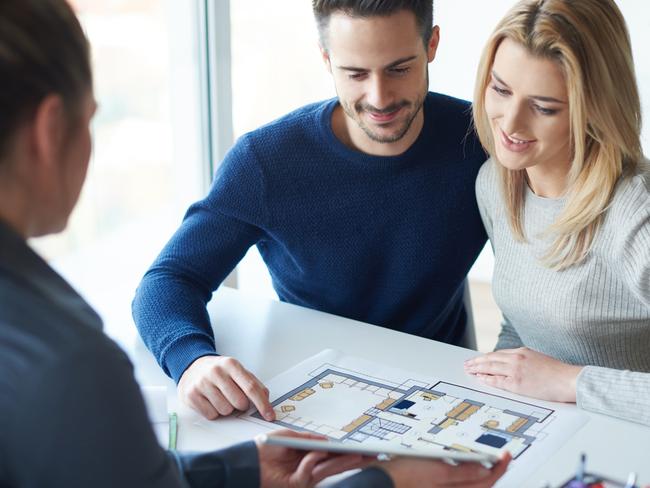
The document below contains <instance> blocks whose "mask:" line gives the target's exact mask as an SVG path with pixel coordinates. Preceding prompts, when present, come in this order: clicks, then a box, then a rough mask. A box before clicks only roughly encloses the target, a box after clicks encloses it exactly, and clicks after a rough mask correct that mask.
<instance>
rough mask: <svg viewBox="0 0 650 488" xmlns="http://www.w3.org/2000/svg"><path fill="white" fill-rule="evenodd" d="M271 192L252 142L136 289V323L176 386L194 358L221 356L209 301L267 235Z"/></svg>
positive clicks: (231, 160)
mask: <svg viewBox="0 0 650 488" xmlns="http://www.w3.org/2000/svg"><path fill="white" fill-rule="evenodd" d="M264 192H265V187H264V178H263V175H262V173H261V170H260V168H259V166H258V165H257V159H256V158H255V155H254V152H253V151H252V149H251V148H250V145H249V143H248V142H247V139H246V137H244V138H243V140H240V141H239V142H238V143H237V145H236V146H235V147H234V148H233V149H232V150H231V151H230V152H229V153H228V155H227V156H226V158H225V160H224V162H223V163H222V165H221V166H220V168H219V171H218V172H217V175H216V177H215V181H214V184H213V186H212V188H211V190H210V193H209V194H208V196H207V197H206V198H205V199H203V200H202V201H199V202H197V203H195V204H194V205H192V206H191V207H190V208H189V210H188V211H187V214H186V216H185V218H184V220H183V223H182V224H181V226H180V228H179V229H178V230H177V231H176V233H175V234H174V235H173V236H172V238H171V240H170V241H169V242H168V243H167V245H166V246H165V247H164V249H163V250H162V252H161V253H160V255H159V256H158V258H157V259H156V260H155V262H154V263H153V265H152V266H151V268H150V269H149V270H148V271H147V273H146V274H145V276H144V278H143V279H142V282H141V283H140V285H139V287H138V289H137V291H136V295H135V299H134V301H133V307H132V308H133V318H134V321H135V323H136V326H137V328H138V330H139V332H140V335H141V336H142V339H143V340H144V343H145V344H146V345H147V347H148V348H149V350H151V352H152V353H153V355H154V356H155V358H156V360H157V361H158V364H160V366H161V367H162V368H163V370H164V371H165V373H166V374H167V375H169V376H171V377H172V378H173V379H174V380H175V381H176V382H178V381H179V380H180V377H181V375H182V374H183V372H184V371H185V369H186V368H187V367H188V366H189V365H190V364H191V363H192V362H193V361H194V360H196V359H197V358H199V357H201V356H205V355H210V354H216V351H215V344H214V336H213V333H212V327H211V324H210V318H209V316H208V313H207V311H206V304H207V303H208V301H209V300H210V298H211V297H212V293H213V292H214V291H215V290H216V289H217V288H218V287H219V285H220V284H221V283H222V281H223V280H224V279H225V278H226V276H228V274H229V273H230V272H231V271H232V270H233V269H234V267H235V266H236V265H237V263H238V262H239V261H240V260H241V259H242V258H243V256H244V255H245V254H246V251H247V250H248V249H249V248H250V247H251V246H253V245H255V244H256V243H257V242H258V241H259V240H260V239H261V238H262V236H263V232H264V231H263V230H262V228H263V227H264V226H265V223H266V221H267V215H266V212H267V205H265V203H264V201H265V193H264Z"/></svg>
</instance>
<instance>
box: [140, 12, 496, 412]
mask: <svg viewBox="0 0 650 488" xmlns="http://www.w3.org/2000/svg"><path fill="white" fill-rule="evenodd" d="M313 9H314V14H315V17H316V20H317V23H318V28H319V33H320V40H321V52H322V57H323V60H324V62H325V65H326V67H327V69H328V70H329V71H330V73H331V74H332V78H333V80H334V85H335V87H336V90H337V93H338V98H337V99H335V100H328V101H325V102H320V103H315V104H312V105H308V106H306V107H303V108H301V109H298V110H296V111H295V112H292V113H290V114H288V115H286V116H284V117H282V118H281V119H279V120H276V121H274V122H272V123H271V124H268V125H266V126H264V127H262V128H260V129H258V130H256V131H253V132H251V133H249V134H246V135H244V136H243V137H242V138H241V139H239V141H237V143H236V144H235V146H234V147H233V148H232V149H231V151H230V152H229V153H228V155H227V156H226V158H225V160H224V161H223V163H222V164H221V166H220V168H219V171H218V173H217V175H216V178H215V181H214V184H213V187H212V189H211V191H210V193H209V194H208V196H207V197H206V198H205V199H204V200H202V201H200V202H198V203H196V204H195V205H193V206H192V207H190V209H189V211H188V213H187V215H186V217H185V220H184V221H183V224H182V225H181V227H180V229H179V230H178V231H177V232H176V234H175V235H174V236H173V237H172V239H171V241H170V242H169V243H168V244H167V246H166V247H165V248H164V249H163V251H162V253H161V254H160V256H159V257H158V258H157V260H156V262H155V263H154V264H153V266H152V267H151V269H150V270H149V271H148V272H147V274H146V275H145V277H144V279H143V281H142V283H141V284H140V286H139V288H138V291H137V293H136V297H135V300H134V305H133V313H134V318H135V321H136V324H137V326H138V328H139V330H140V334H141V335H142V337H143V339H144V341H145V343H146V344H147V346H148V347H149V348H150V349H151V351H152V352H153V353H154V355H155V356H156V358H157V360H158V362H159V364H160V365H161V366H162V367H163V369H164V370H165V372H166V373H167V374H168V375H170V376H171V377H172V378H174V380H175V381H177V382H178V387H179V394H180V397H181V398H182V400H183V401H184V402H186V403H188V404H189V405H190V406H192V407H193V408H195V409H196V410H198V411H199V412H201V413H202V414H203V415H204V416H205V417H207V418H209V419H214V418H217V417H218V416H220V415H228V414H230V413H231V412H232V411H233V410H234V409H238V410H244V409H246V408H247V407H248V405H249V401H251V402H252V403H253V404H254V405H255V407H257V409H258V410H259V411H260V413H261V414H262V415H263V416H264V417H265V418H266V419H267V420H272V419H273V418H274V412H273V409H272V407H271V405H270V404H269V400H268V391H267V390H266V389H265V387H264V386H263V385H262V384H261V383H260V381H259V380H258V379H257V378H255V376H253V375H252V374H251V373H250V372H248V371H247V370H246V369H245V368H244V367H243V366H242V365H241V364H240V363H239V362H238V361H236V360H235V359H233V358H228V357H223V356H218V355H217V354H216V352H215V344H214V339H213V334H212V329H211V325H210V320H209V317H208V315H207V313H206V308H205V306H206V303H207V302H208V300H209V299H210V297H211V293H212V292H213V291H214V290H216V289H217V288H218V286H219V285H220V284H221V282H222V281H223V279H224V278H225V277H226V276H227V275H228V273H230V271H231V270H232V269H233V268H234V267H235V266H236V264H237V263H238V262H239V260H240V259H241V258H242V257H243V256H244V254H245V253H246V251H247V249H248V248H249V247H250V246H252V245H257V247H258V249H259V251H260V253H261V255H262V257H263V259H264V260H265V262H266V265H267V266H268V268H269V271H270V273H271V276H272V278H273V284H274V287H275V290H276V291H277V293H278V295H279V297H280V299H281V300H283V301H287V302H290V303H294V304H298V305H302V306H306V307H310V308H314V309H318V310H322V311H325V312H329V313H333V314H337V315H342V316H345V317H350V318H353V319H356V320H360V321H364V322H369V323H372V324H377V325H380V326H383V327H389V328H392V329H396V330H400V331H404V332H408V333H412V334H417V335H419V336H422V337H427V338H432V339H435V340H441V341H445V342H448V343H453V344H460V343H461V342H462V339H463V334H464V332H465V322H466V311H465V309H464V306H463V283H464V280H465V277H466V274H467V272H468V270H469V269H470V267H471V265H472V263H473V262H474V260H475V258H476V256H477V255H478V253H479V251H480V250H481V248H482V247H483V245H484V243H485V239H486V237H485V231H484V229H483V226H482V224H481V220H480V216H479V213H478V210H477V207H476V202H475V197H474V180H475V177H476V174H477V171H478V168H479V167H480V165H481V163H482V162H483V161H484V158H485V157H484V154H483V151H482V150H481V148H480V146H479V144H478V143H477V142H476V140H475V138H474V137H473V136H472V135H471V129H470V118H469V106H468V104H467V103H466V102H463V101H460V100H456V99H453V98H450V97H446V96H443V95H439V94H433V93H428V91H427V90H428V88H427V87H428V69H427V68H428V64H429V63H430V62H431V61H433V59H434V57H435V54H436V50H437V48H438V42H439V29H438V27H437V26H436V27H433V22H432V14H433V5H432V2H431V1H421V0H419V1H418V0H396V1H393V2H385V1H380V0H375V1H368V0H365V1H361V0H314V1H313ZM223 326H227V324H223Z"/></svg>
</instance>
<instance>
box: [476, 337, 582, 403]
mask: <svg viewBox="0 0 650 488" xmlns="http://www.w3.org/2000/svg"><path fill="white" fill-rule="evenodd" d="M581 370H582V366H574V365H571V364H566V363H563V362H562V361H558V360H557V359H554V358H552V357H550V356H547V355H546V354H542V353H540V352H537V351H533V350H531V349H528V348H527V347H520V348H518V349H503V350H501V351H495V352H490V353H488V354H484V355H483V356H479V357H476V358H473V359H469V360H467V361H465V372H466V373H468V374H472V375H475V376H476V377H477V378H478V379H479V380H481V381H482V382H483V383H485V384H487V385H490V386H494V387H496V388H501V389H503V390H508V391H512V392H514V393H518V394H521V395H526V396H531V397H535V398H540V399H542V400H550V401H554V402H574V403H575V401H576V379H577V377H578V374H579V373H580V371H581Z"/></svg>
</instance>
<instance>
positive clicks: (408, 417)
mask: <svg viewBox="0 0 650 488" xmlns="http://www.w3.org/2000/svg"><path fill="white" fill-rule="evenodd" d="M309 377H310V379H309V380H307V381H305V382H302V383H301V384H298V385H296V386H295V388H293V389H291V390H290V391H287V392H286V393H284V394H282V395H280V396H279V397H278V398H277V399H276V400H275V401H273V408H274V410H275V413H276V421H275V424H277V425H280V426H283V427H287V428H290V429H294V430H302V431H309V432H316V433H319V434H323V435H326V436H328V437H329V438H331V439H336V440H339V441H341V442H356V443H367V442H374V443H376V442H388V443H392V444H395V445H399V446H403V447H412V448H421V449H427V448H435V449H445V450H456V451H465V452H485V453H490V454H497V455H498V454H499V452H500V451H501V450H503V449H507V450H508V451H510V452H511V454H512V455H513V457H514V458H517V457H519V456H521V455H522V454H523V453H524V452H525V451H526V450H527V449H528V448H529V447H530V446H531V445H533V444H534V443H535V442H538V441H540V440H542V439H544V437H545V436H546V432H545V430H546V426H547V425H548V424H549V423H551V422H552V420H553V413H554V411H553V410H552V409H549V408H545V407H541V406H537V405H533V404H530V403H525V402H521V401H517V400H513V399H509V398H506V397H502V396H498V395H494V394H489V393H486V392H482V391H479V390H474V389H471V388H467V387H464V386H460V385H456V384H452V383H448V382H444V381H437V382H433V383H430V384H427V383H424V382H422V381H418V380H413V379H408V380H405V381H404V382H402V383H400V384H396V383H393V382H391V381H388V380H383V379H381V378H374V377H372V376H370V375H367V374H363V373H359V372H355V371H350V370H347V369H344V368H340V367H337V366H336V365H333V364H324V365H322V366H320V367H319V368H316V369H315V370H313V371H311V372H310V373H309ZM252 417H253V418H257V419H260V420H261V417H260V416H259V414H257V413H254V414H252Z"/></svg>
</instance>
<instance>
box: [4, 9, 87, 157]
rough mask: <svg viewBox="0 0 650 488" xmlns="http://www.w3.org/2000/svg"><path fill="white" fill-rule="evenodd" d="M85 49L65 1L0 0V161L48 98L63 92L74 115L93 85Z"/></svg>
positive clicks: (64, 100) (75, 22) (75, 21)
mask: <svg viewBox="0 0 650 488" xmlns="http://www.w3.org/2000/svg"><path fill="white" fill-rule="evenodd" d="M89 50H90V49H89V46H88V41H87V39H86V36H85V35H84V33H83V30H82V28H81V25H80V24H79V21H78V20H77V17H76V16H75V14H74V12H73V11H72V8H71V7H70V5H68V3H67V2H66V1H65V0H2V1H0V161H1V160H2V159H4V157H5V156H6V152H7V150H8V148H9V145H10V143H11V140H12V137H13V135H14V133H15V131H16V130H17V129H18V128H19V127H20V126H21V125H22V124H23V123H24V122H26V121H27V120H29V118H30V117H32V116H33V115H34V111H35V110H36V108H37V107H38V105H39V104H40V103H41V101H42V100H43V99H44V98H45V97H46V96H48V95H50V94H57V95H59V96H61V98H62V99H63V102H64V106H65V108H66V111H67V112H68V117H69V119H70V121H73V120H74V119H75V118H76V116H77V114H78V110H79V102H80V101H81V100H82V97H83V96H84V95H85V94H86V93H87V91H88V90H89V89H90V88H91V86H92V75H91V68H90V54H89Z"/></svg>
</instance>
